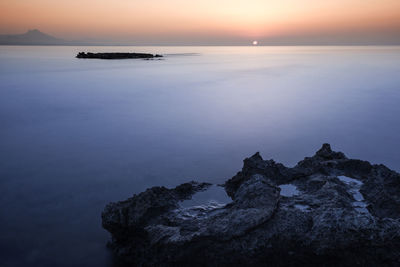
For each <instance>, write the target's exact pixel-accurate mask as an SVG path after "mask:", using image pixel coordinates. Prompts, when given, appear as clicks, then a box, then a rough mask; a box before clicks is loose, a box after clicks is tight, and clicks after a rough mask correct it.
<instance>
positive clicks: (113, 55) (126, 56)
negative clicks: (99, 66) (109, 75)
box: [76, 52, 163, 59]
mask: <svg viewBox="0 0 400 267" xmlns="http://www.w3.org/2000/svg"><path fill="white" fill-rule="evenodd" d="M76 57H77V58H97V59H129V58H142V59H153V58H161V57H163V56H162V55H158V54H155V55H153V54H147V53H114V52H113V53H90V52H88V53H85V52H79V53H78V55H77V56H76Z"/></svg>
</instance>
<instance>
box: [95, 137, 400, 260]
mask: <svg viewBox="0 0 400 267" xmlns="http://www.w3.org/2000/svg"><path fill="white" fill-rule="evenodd" d="M210 190H213V194H208V193H209V191H210ZM218 194H219V195H218ZM221 194H222V195H224V197H222V198H221V196H220V195H221ZM207 196H208V199H207ZM210 196H211V197H210ZM193 200H195V201H193ZM102 225H103V227H104V228H105V229H106V230H107V231H109V232H110V233H111V235H112V241H111V242H109V247H110V248H111V249H112V251H113V252H114V254H115V255H116V256H117V258H118V259H119V261H120V262H121V264H126V265H127V266H191V267H193V266H332V267H333V266H399V264H400V260H399V259H400V175H399V174H398V173H396V172H395V171H392V170H390V169H389V168H387V167H386V166H384V165H381V164H380V165H373V164H371V163H369V162H368V161H362V160H358V159H349V158H347V157H346V156H345V154H343V153H342V152H335V151H332V149H331V146H330V145H329V144H324V145H323V146H322V147H321V149H319V150H318V151H317V152H316V153H315V155H313V156H312V157H306V158H304V159H303V160H301V161H300V162H299V163H298V164H297V165H296V166H294V167H292V168H289V167H286V166H284V165H283V164H281V163H277V162H275V161H274V160H272V159H271V160H264V159H263V158H262V157H261V156H260V154H259V153H256V154H254V155H253V156H251V157H249V158H246V159H245V160H244V165H243V168H242V170H241V171H240V172H238V173H237V174H236V175H235V176H234V177H232V178H231V179H229V180H227V181H226V182H225V183H224V184H222V185H212V184H210V183H201V182H195V181H192V182H188V183H184V184H182V185H179V186H177V187H175V188H172V189H168V188H165V187H162V186H161V187H152V188H150V189H147V190H146V191H144V192H142V193H140V194H137V195H134V196H133V197H131V198H129V199H127V200H125V201H121V202H115V203H110V204H108V205H107V206H106V207H105V209H104V211H103V213H102Z"/></svg>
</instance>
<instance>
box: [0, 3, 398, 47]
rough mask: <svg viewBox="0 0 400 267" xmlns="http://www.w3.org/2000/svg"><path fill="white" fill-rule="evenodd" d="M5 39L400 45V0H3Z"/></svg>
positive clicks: (0, 23)
mask: <svg viewBox="0 0 400 267" xmlns="http://www.w3.org/2000/svg"><path fill="white" fill-rule="evenodd" d="M0 12H1V16H0V34H16V33H23V32H26V31H27V30H28V29H39V30H41V31H42V32H45V33H48V34H51V35H53V36H56V37H59V38H63V39H67V40H98V41H103V42H113V43H133V44H212V45H215V44H220V45H228V44H232V45H239V44H248V43H251V42H252V41H253V40H258V41H259V44H264V45H267V44H306V43H314V44H340V43H343V44H358V43H363V44H400V0H197V1H196V0H79V1H78V0H57V1H54V0H0Z"/></svg>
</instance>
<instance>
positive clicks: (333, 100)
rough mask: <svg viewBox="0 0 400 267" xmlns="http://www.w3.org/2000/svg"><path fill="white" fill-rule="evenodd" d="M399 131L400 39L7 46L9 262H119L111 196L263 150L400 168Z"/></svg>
mask: <svg viewBox="0 0 400 267" xmlns="http://www.w3.org/2000/svg"><path fill="white" fill-rule="evenodd" d="M79 51H93V52H99V51H132V52H150V53H161V54H164V55H165V58H164V59H163V60H149V61H145V60H118V61H104V60H84V59H76V58H75V55H76V54H77V52H79ZM399 132H400V47H29V46H20V47H7V46H0V266H96V267H102V266H112V263H111V257H110V255H109V253H108V252H107V249H106V247H105V245H106V242H107V241H108V240H109V235H108V234H107V232H105V231H104V230H103V229H102V228H101V218H100V214H101V211H102V209H103V207H104V206H105V205H106V203H107V202H109V201H117V200H122V199H126V198H128V197H130V196H132V195H133V194H134V193H138V192H140V191H142V190H144V189H146V188H147V187H150V186H154V185H164V186H175V185H177V184H180V183H182V182H184V181H188V180H193V179H196V180H201V181H210V182H216V183H221V182H223V181H225V180H226V179H228V178H230V177H231V176H233V175H234V174H235V173H236V172H237V171H239V170H240V169H241V167H242V160H243V159H244V158H245V157H247V156H251V155H252V154H253V153H255V152H256V151H260V152H261V154H262V156H263V157H264V158H267V159H269V158H274V159H275V160H277V161H279V162H282V163H284V164H286V165H289V166H292V165H294V164H295V163H296V162H297V161H299V160H301V159H302V158H303V157H305V156H311V155H312V154H313V153H314V152H315V151H316V150H317V149H318V148H319V147H320V146H321V144H322V143H324V142H329V143H331V144H332V146H333V148H334V149H335V150H341V151H344V152H345V153H346V155H347V156H349V157H352V158H361V159H365V160H369V161H372V162H373V163H383V164H386V165H387V166H388V167H390V168H392V169H395V170H397V171H400V138H399Z"/></svg>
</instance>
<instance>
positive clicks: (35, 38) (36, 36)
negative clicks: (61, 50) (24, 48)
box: [0, 29, 68, 45]
mask: <svg viewBox="0 0 400 267" xmlns="http://www.w3.org/2000/svg"><path fill="white" fill-rule="evenodd" d="M67 43H68V41H65V40H63V39H59V38H56V37H53V36H51V35H48V34H45V33H43V32H41V31H39V30H36V29H34V30H28V31H27V32H26V33H23V34H14V35H0V45H62V44H67Z"/></svg>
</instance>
